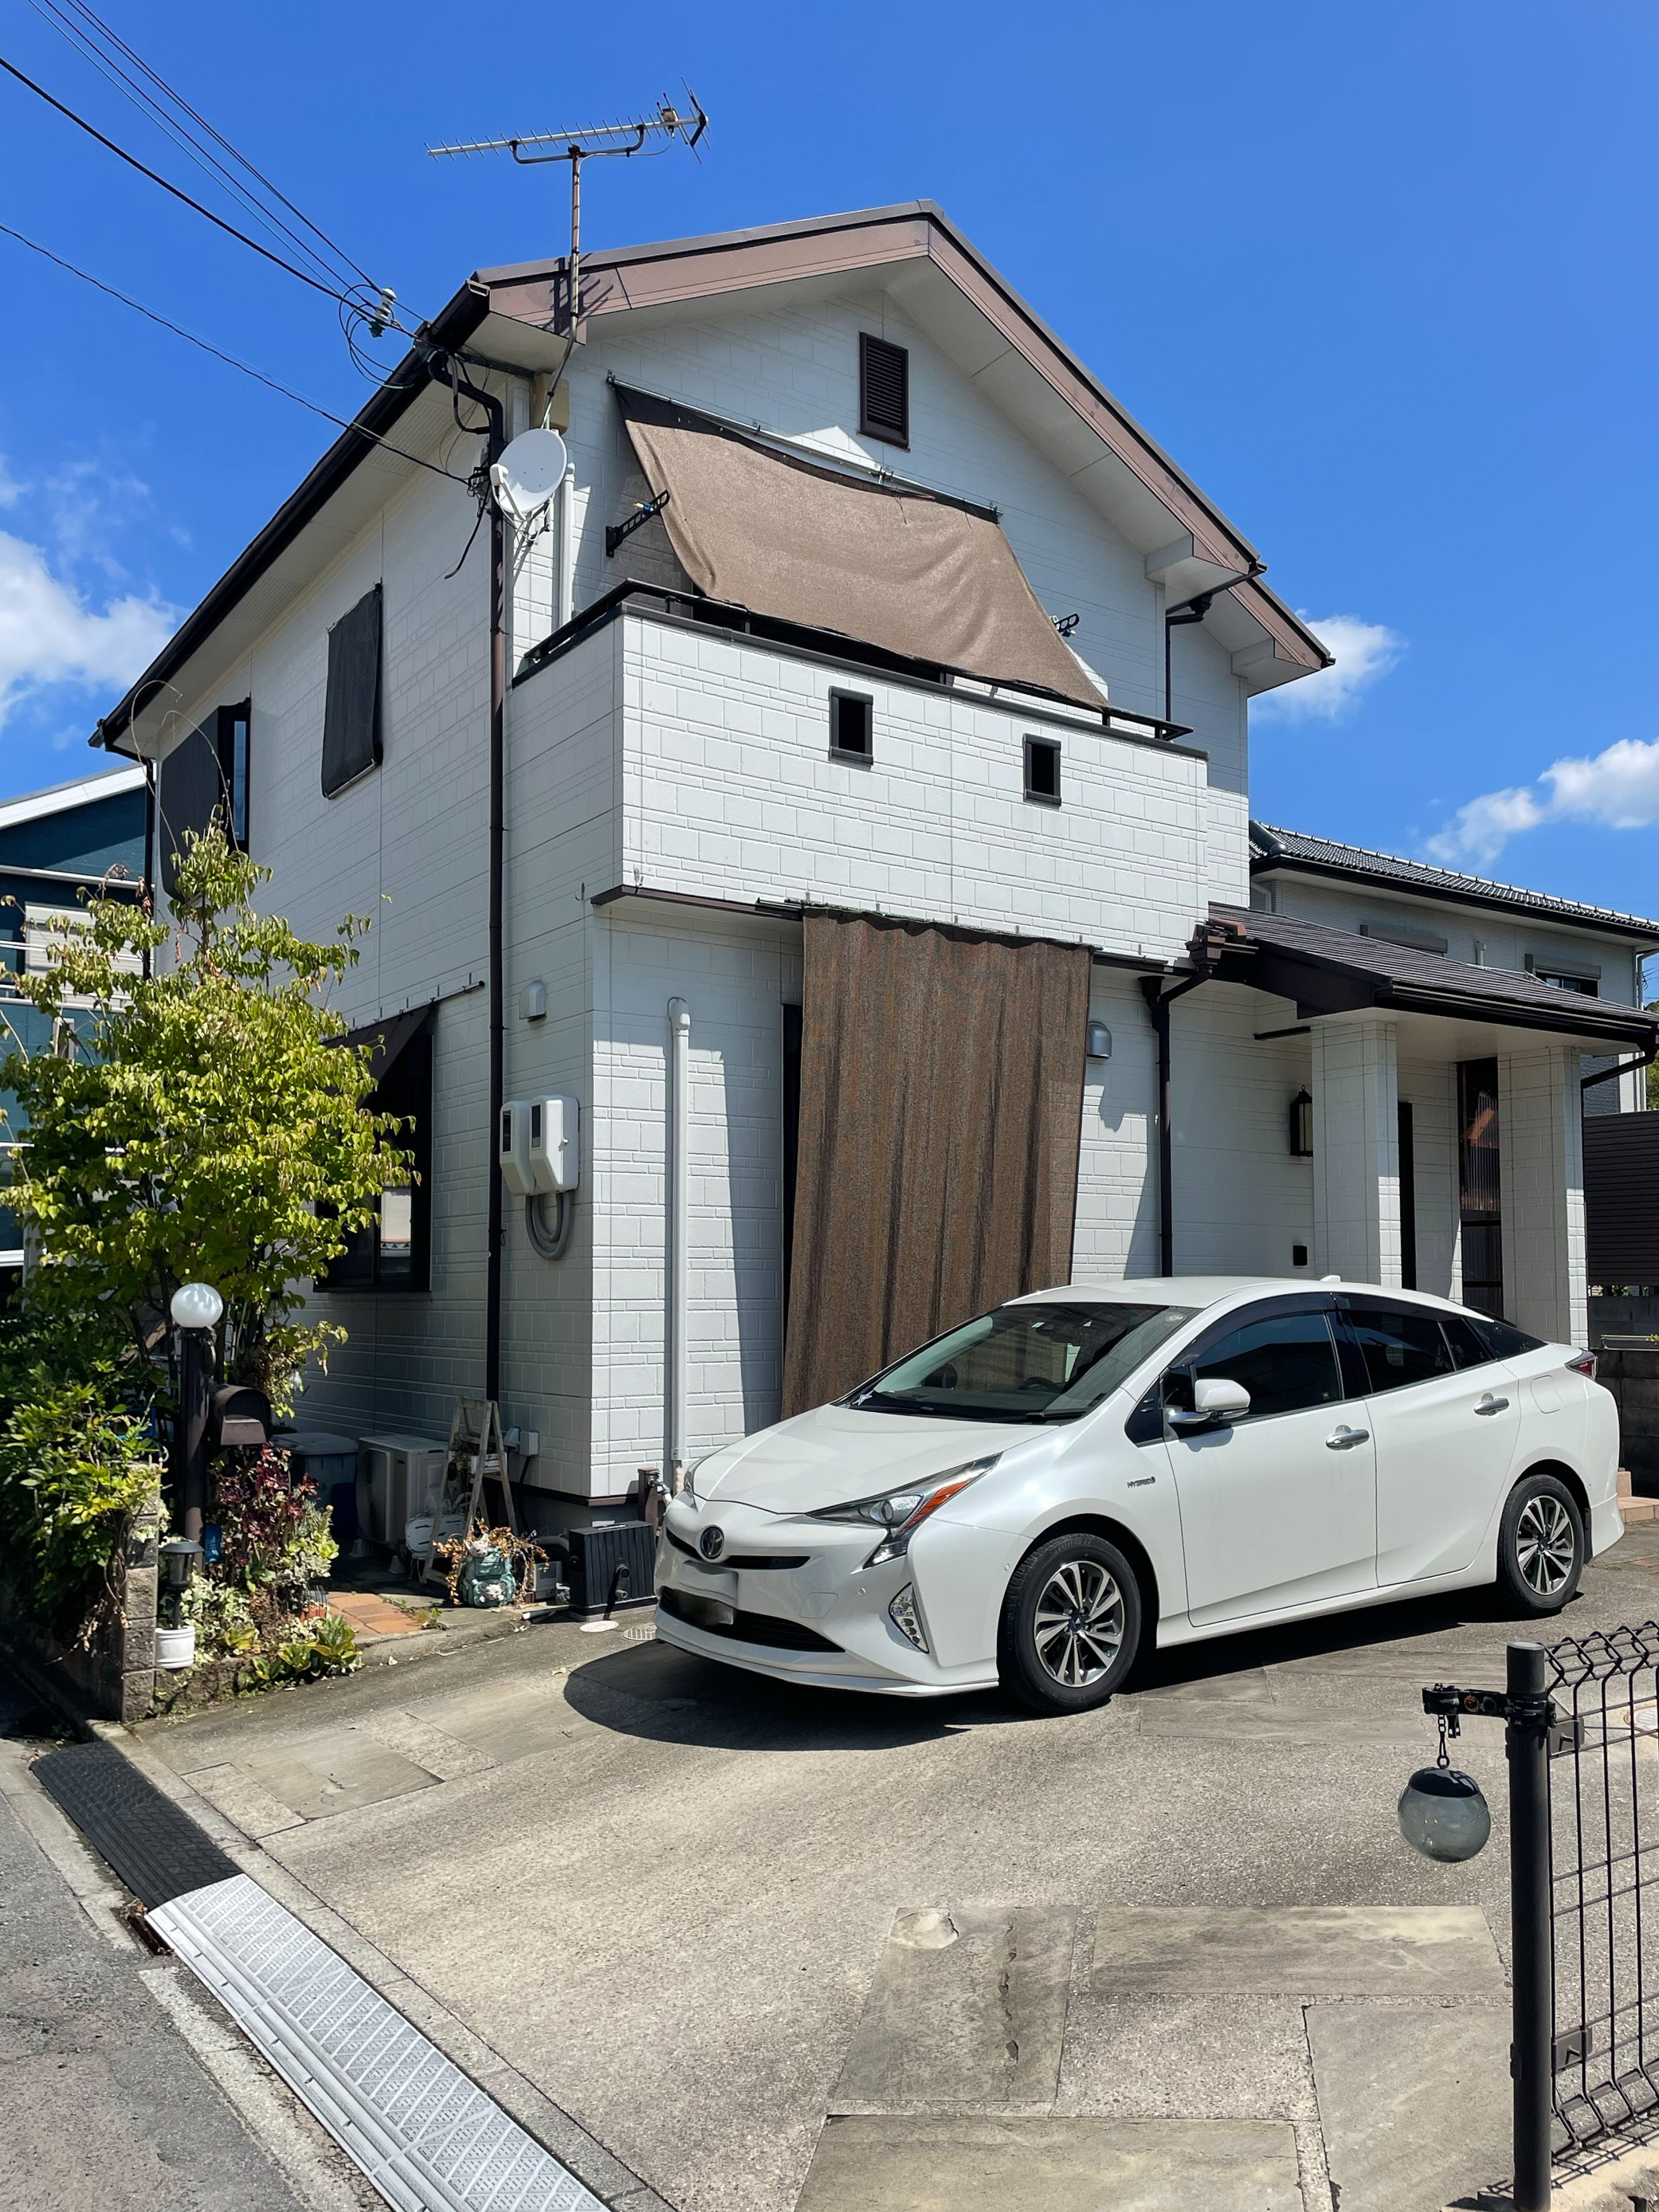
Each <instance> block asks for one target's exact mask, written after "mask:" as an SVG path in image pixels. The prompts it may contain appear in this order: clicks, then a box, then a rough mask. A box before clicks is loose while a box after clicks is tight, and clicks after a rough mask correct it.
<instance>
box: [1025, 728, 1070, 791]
mask: <svg viewBox="0 0 1659 2212" xmlns="http://www.w3.org/2000/svg"><path fill="white" fill-rule="evenodd" d="M1064 751H1065V748H1064V747H1063V746H1062V745H1061V744H1060V739H1059V738H1039V737H1035V736H1033V735H1032V734H1031V733H1030V732H1029V731H1028V732H1026V736H1025V744H1024V754H1025V797H1026V799H1027V801H1028V802H1029V804H1030V805H1033V806H1058V805H1060V762H1061V758H1062V756H1063V754H1064ZM1039 754H1042V756H1043V757H1045V758H1047V759H1049V760H1052V761H1053V763H1054V789H1053V790H1052V791H1039V790H1038V789H1037V787H1036V782H1035V781H1034V780H1033V778H1032V775H1031V763H1032V762H1033V761H1035V760H1036V757H1037V756H1038V755H1039Z"/></svg>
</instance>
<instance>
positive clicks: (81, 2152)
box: [0, 1662, 361, 2212]
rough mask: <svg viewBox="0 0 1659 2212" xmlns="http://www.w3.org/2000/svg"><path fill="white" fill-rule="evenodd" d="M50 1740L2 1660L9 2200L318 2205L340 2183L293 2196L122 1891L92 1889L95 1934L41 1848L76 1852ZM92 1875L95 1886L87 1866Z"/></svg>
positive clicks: (156, 2205) (222, 2210)
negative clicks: (190, 2031) (173, 2001)
mask: <svg viewBox="0 0 1659 2212" xmlns="http://www.w3.org/2000/svg"><path fill="white" fill-rule="evenodd" d="M51 1737H52V1724H51V1723H50V1721H49V1719H48V1717H47V1716H46V1715H45V1714H44V1713H43V1712H41V1711H40V1710H39V1709H38V1708H37V1707H36V1706H35V1705H34V1703H33V1699H32V1698H31V1696H30V1693H29V1692H28V1691H27V1689H25V1688H24V1687H23V1686H21V1684H20V1683H19V1682H18V1681H17V1680H15V1677H13V1676H12V1675H10V1674H9V1673H8V1672H7V1671H6V1670H5V1668H4V1666H3V1662H0V1765H3V1774H0V1784H3V1787H0V2146H3V2148H0V2207H3V2208H4V2212H91V2208H94V2207H95V2208H97V2212H129V2208H131V2212H316V2208H317V2207H318V2205H319V2203H327V2202H329V2201H330V2197H331V2192H330V2191H328V2190H327V2188H326V2187H325V2188H324V2189H323V2190H322V2191H320V2193H319V2191H316V2190H307V2191H306V2193H304V2194H296V2193H295V2188H294V2187H293V2186H291V2185H290V2183H289V2179H286V2178H285V2177H284V2175H283V2172H280V2171H279V2170H278V2168H277V2166H276V2165H275V2164H274V2163H273V2162H272V2160H271V2158H270V2156H269V2155H268V2154H267V2153H266V2152H265V2150H264V2149H263V2148H261V2147H260V2146H259V2145H258V2143H256V2142H254V2141H253V2140H252V2137H251V2136H249V2134H248V2133H247V2131H246V2129H245V2127H244V2126H243V2124H242V2123H241V2120H240V2118H239V2117H238V2115H237V2112H235V2111H234V2110H233V2108H232V2106H231V2105H230V2104H229V2103H228V2101H227V2099H226V2097H225V2095H224V2093H223V2092H222V2090H221V2088H220V2087H218V2086H217V2085H216V2082H215V2081H213V2080H211V2079H210V2077H209V2075H207V2073H205V2072H204V2069H203V2066H202V2064H201V2063H199V2062H198V2060H197V2057H196V2055H195V2053H194V2051H192V2049H191V2047H190V2045H189V2044H188V2043H187V2042H186V2041H185V2038H184V2036H183V2035H182V2034H181V2033H180V2032H179V2027H177V2026H176V2025H175V2023H174V2018H173V2015H172V2014H171V2013H170V2011H169V2009H168V2008H167V2004H166V2003H165V2002H163V2001H162V1998H161V1994H160V1993H159V1992H158V1991H157V1990H156V1989H155V1986H154V1984H155V1978H156V1977H165V1978H167V1982H168V1984H169V1989H168V1990H167V1994H171V1987H170V1985H171V1984H172V1981H173V1978H174V1977H176V1976H178V1975H179V1974H180V1973H181V1972H182V1969H180V1968H179V1967H177V1966H173V1965H172V1964H170V1963H167V1962H164V1961H161V1960H155V1959H154V1958H152V1957H151V1956H150V1955H149V1953H147V1952H146V1951H145V1950H144V1949H143V1948H141V1946H140V1945H139V1944H138V1943H137V1942H136V1941H133V1940H132V1939H131V1938H130V1937H129V1936H126V1935H125V1934H124V1933H122V1931H121V1929H120V1928H119V1925H118V1923H117V1921H116V1919H115V1915H114V1910H113V1907H114V1905H116V1904H118V1902H119V1899H118V1897H117V1896H116V1895H115V1893H113V1892H110V1893H108V1894H107V1895H106V1896H105V1897H102V1898H99V1897H97V1896H96V1895H95V1894H94V1896H93V1898H92V1903H93V1910H94V1911H97V1912H99V1913H100V1914H101V1915H102V1916H103V1918H104V1921H105V1923H106V1929H107V1932H104V1933H100V1932H99V1930H98V1929H97V1928H95V1927H94V1923H93V1921H92V1919H91V1918H89V1917H88V1912H87V1911H86V1910H84V1909H83V1907H82V1904H81V1903H80V1901H79V1899H78V1898H77V1897H76V1893H75V1892H74V1891H73V1890H72V1889H71V1888H70V1884H69V1882H68V1881H66V1879H65V1877H64V1872H63V1871H61V1870H60V1864H59V1863H54V1859H53V1857H49V1856H48V1854H47V1852H46V1850H44V1849H43V1848H42V1844H41V1842H40V1840H39V1836H40V1832H46V1833H48V1834H52V1835H54V1836H60V1837H61V1849H62V1850H63V1851H64V1852H65V1853H73V1852H75V1851H76V1850H78V1846H77V1845H76V1844H75V1842H74V1840H73V1839H72V1838H71V1837H70V1833H69V1831H68V1830H67V1828H65V1827H64V1826H62V1823H61V1818H60V1816H59V1815H58V1811H57V1808H56V1807H54V1806H52V1805H51V1804H50V1803H49V1802H48V1801H47V1800H46V1796H45V1793H44V1792H41V1791H40V1790H38V1786H37V1785H36V1784H33V1783H32V1782H31V1781H30V1780H29V1779H28V1777H27V1759H28V1757H29V1754H30V1752H31V1750H32V1749H33V1748H36V1747H39V1746H40V1743H41V1742H42V1741H43V1740H50V1739H51ZM30 1791H33V1792H34V1793H35V1797H36V1799H38V1804H34V1803H32V1802H31V1801H30V1800H29V1799H28V1798H27V1793H28V1792H30ZM30 1813H33V1819H32V1820H31V1819H30V1818H28V1817H27V1815H28V1814H30ZM85 1873H86V1876H87V1880H88V1884H89V1885H95V1884H96V1883H97V1881H98V1873H99V1869H96V1867H95V1866H94V1864H93V1863H91V1862H90V1861H88V1862H87V1863H86V1867H85ZM210 2033H211V2031H210ZM218 2040H220V2041H221V2042H222V2043H223V2044H225V2045H231V2044H232V2042H233V2040H234V2039H232V2038H230V2037H229V2035H228V2033H223V2032H222V2033H221V2035H220V2037H219V2038H218ZM244 2063H249V2062H244ZM290 2124H291V2123H290ZM301 2155H302V2156H303V2155H304V2154H301ZM333 2201H335V2202H341V2201H345V2202H351V2201H361V2200H356V2197H355V2192H351V2193H350V2194H349V2195H348V2196H347V2197H344V2198H343V2199H342V2198H341V2197H339V2196H338V2195H337V2194H336V2195H334V2197H333Z"/></svg>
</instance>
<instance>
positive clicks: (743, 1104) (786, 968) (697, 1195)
mask: <svg viewBox="0 0 1659 2212" xmlns="http://www.w3.org/2000/svg"><path fill="white" fill-rule="evenodd" d="M676 997H678V998H682V999H684V1000H685V1001H686V1004H687V1006H689V1007H690V1018H691V1036H690V1115H689V1125H688V1152H689V1161H690V1206H689V1242H690V1296H689V1300H688V1320H687V1339H688V1345H689V1352H690V1380H689V1388H688V1390H687V1428H688V1448H689V1450H690V1456H691V1458H692V1459H693V1460H696V1459H697V1458H699V1457H701V1456H702V1455H703V1454H705V1453H707V1452H708V1451H711V1450H713V1449H714V1448H715V1447H716V1446H717V1445H719V1444H720V1443H726V1442H729V1441H730V1440H731V1439H732V1438H733V1437H738V1436H743V1435H745V1434H747V1433H748V1432H749V1431H751V1430H754V1429H757V1428H763V1427H765V1426H766V1425H768V1424H769V1423H770V1422H772V1421H775V1420H776V1419H777V1418H778V1413H779V1406H780V1394H781V1383H782V1330H781V1323H782V1292H783V1273H782V1271H783V1211H782V1208H783V1012H782V1010H783V1006H784V1004H785V1003H786V1001H793V1003H795V1004H799V999H800V931H799V925H798V924H793V923H788V922H767V921H759V920H757V921H744V920H740V919H737V918H732V919H727V918H726V917H722V916H720V915H689V914H688V912H687V910H686V909H684V908H682V909H679V910H678V912H676V911H675V910H673V909H671V908H657V909H655V910H651V909H647V908H643V907H642V906H640V905H635V904H634V903H632V902H619V903H618V904H617V906H614V907H611V908H609V909H607V910H606V919H605V921H604V922H603V923H602V924H601V925H599V927H598V928H597V930H596V933H595V939H594V1014H593V1024H594V1029H593V1074H592V1081H593V1101H594V1108H593V1115H592V1139H593V1141H592V1164H591V1176H592V1180H591V1184H590V1189H591V1194H592V1197H591V1205H592V1223H593V1235H594V1239H595V1248H594V1255H593V1323H592V1328H593V1336H592V1399H593V1437H592V1486H593V1489H592V1494H593V1495H594V1496H595V1497H604V1496H614V1495H619V1494H620V1493H621V1492H623V1491H624V1490H626V1489H627V1487H628V1486H629V1484H630V1483H632V1482H633V1480H635V1470H636V1469H637V1468H639V1467H640V1466H641V1465H642V1464H654V1465H659V1466H660V1465H661V1464H662V1463H663V1458H664V1443H665V1437H664V1420H665V1415H664V1403H665V1397H664V1382H665V1371H664V1364H663V1346H664V1324H665V1304H666V1279H665V1271H664V1259H665V1252H664V1235H665V1220H666V1199H667V1184H666V1162H667V1139H668V1125H667V1083H666V1073H667V1048H668V1023H667V1006H668V1001H669V1000H670V999H671V998H676Z"/></svg>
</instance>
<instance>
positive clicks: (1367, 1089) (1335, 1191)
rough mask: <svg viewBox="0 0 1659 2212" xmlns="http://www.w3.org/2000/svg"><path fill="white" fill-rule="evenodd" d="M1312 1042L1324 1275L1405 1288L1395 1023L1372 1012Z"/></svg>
mask: <svg viewBox="0 0 1659 2212" xmlns="http://www.w3.org/2000/svg"><path fill="white" fill-rule="evenodd" d="M1311 1044H1312V1048H1313V1080H1312V1083H1311V1085H1310V1089H1311V1090H1312V1091H1313V1099H1314V1158H1313V1170H1314V1176H1313V1182H1314V1209H1313V1210H1314V1264H1315V1269H1316V1273H1319V1274H1322V1275H1327V1274H1330V1275H1340V1276H1341V1277H1342V1279H1343V1280H1344V1281H1345V1282H1351V1283H1354V1282H1357V1283H1381V1284H1382V1285H1383V1286H1384V1287H1385V1288H1389V1289H1398V1287H1399V1285H1400V1138H1399V1123H1398V1120H1397V1115H1396V1109H1397V1106H1398V1103H1399V1095H1400V1094H1399V1076H1398V1066H1397V1047H1396V1030H1395V1024H1393V1023H1392V1022H1389V1021H1380V1020H1378V1019H1377V1018H1376V1017H1375V1016H1372V1015H1359V1016H1352V1017H1344V1018H1339V1019H1327V1020H1325V1021H1321V1022H1316V1023H1315V1024H1314V1025H1313V1036H1312V1038H1311Z"/></svg>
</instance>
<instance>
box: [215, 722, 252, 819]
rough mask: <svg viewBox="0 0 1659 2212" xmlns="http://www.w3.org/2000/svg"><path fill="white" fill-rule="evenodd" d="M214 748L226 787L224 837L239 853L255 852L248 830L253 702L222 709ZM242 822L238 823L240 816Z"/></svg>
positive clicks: (220, 778) (216, 729) (221, 777)
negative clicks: (237, 736)
mask: <svg viewBox="0 0 1659 2212" xmlns="http://www.w3.org/2000/svg"><path fill="white" fill-rule="evenodd" d="M239 729H240V732H241V747H240V758H239V757H238V749H237V741H236V733H237V732H238V730H239ZM214 738H215V747H216V751H217V753H218V755H219V780H220V782H221V783H222V785H223V787H224V796H225V811H226V816H227V819H226V822H225V835H226V836H228V838H229V840H230V842H231V843H232V845H233V846H234V848H235V849H236V850H237V851H238V852H239V853H248V852H251V851H252V842H251V839H250V831H249V826H248V816H249V793H248V787H249V783H250V781H251V778H252V763H253V702H252V699H251V698H249V699H239V700H237V701H235V702H234V704H232V705H230V706H226V707H221V708H219V710H218V716H217V720H216V727H215V731H214ZM239 813H240V817H241V820H240V823H239V822H238V820H237V816H238V814H239Z"/></svg>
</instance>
